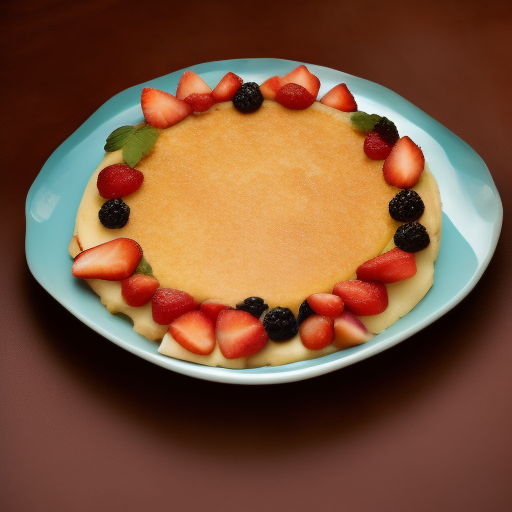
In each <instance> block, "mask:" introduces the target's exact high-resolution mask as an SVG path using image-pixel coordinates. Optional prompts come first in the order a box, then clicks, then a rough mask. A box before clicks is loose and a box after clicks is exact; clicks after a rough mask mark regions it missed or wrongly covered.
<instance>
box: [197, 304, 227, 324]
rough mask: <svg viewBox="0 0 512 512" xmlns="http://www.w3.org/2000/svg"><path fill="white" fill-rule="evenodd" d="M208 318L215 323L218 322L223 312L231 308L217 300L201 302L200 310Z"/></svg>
mask: <svg viewBox="0 0 512 512" xmlns="http://www.w3.org/2000/svg"><path fill="white" fill-rule="evenodd" d="M199 309H200V310H201V311H202V312H203V313H204V314H205V315H206V316H207V317H208V318H210V319H211V320H212V322H213V323H215V322H216V321H217V317H218V316H219V313H220V312H221V311H224V310H225V309H231V308H230V307H229V306H226V305H225V304H221V303H220V302H218V301H216V300H215V299H208V300H205V301H204V302H201V306H200V308H199Z"/></svg>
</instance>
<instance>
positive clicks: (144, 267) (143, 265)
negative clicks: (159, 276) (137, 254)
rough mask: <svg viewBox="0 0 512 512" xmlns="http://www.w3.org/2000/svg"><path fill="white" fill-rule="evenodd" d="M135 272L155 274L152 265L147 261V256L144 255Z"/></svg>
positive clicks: (148, 274)
mask: <svg viewBox="0 0 512 512" xmlns="http://www.w3.org/2000/svg"><path fill="white" fill-rule="evenodd" d="M134 274H145V275H147V276H153V269H152V268H151V265H150V264H149V263H148V262H147V260H146V258H144V256H142V259H141V260H140V263H139V265H138V267H137V268H136V269H135V272H134Z"/></svg>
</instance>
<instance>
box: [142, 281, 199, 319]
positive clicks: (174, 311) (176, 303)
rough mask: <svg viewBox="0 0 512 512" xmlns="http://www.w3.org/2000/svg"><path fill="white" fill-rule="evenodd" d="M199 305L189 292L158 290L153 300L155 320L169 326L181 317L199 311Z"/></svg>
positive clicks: (168, 289) (169, 289) (171, 289)
mask: <svg viewBox="0 0 512 512" xmlns="http://www.w3.org/2000/svg"><path fill="white" fill-rule="evenodd" d="M197 306H199V304H198V303H197V302H196V300H195V299H194V297H192V296H191V295H189V294H188V293H187V292H182V291H181V290H175V289H174V288H158V290H157V291H156V292H155V294H154V295H153V298H152V299H151V311H152V313H153V320H154V321H155V322H156V323H157V324H160V325H168V324H170V323H171V322H172V321H174V320H176V318H178V317H179V316H181V315H184V314H185V313H188V312H189V311H193V310H194V309H197Z"/></svg>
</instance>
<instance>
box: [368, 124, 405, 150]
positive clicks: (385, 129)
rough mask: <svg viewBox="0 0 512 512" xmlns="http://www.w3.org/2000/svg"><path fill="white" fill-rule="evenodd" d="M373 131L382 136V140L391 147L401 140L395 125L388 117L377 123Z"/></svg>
mask: <svg viewBox="0 0 512 512" xmlns="http://www.w3.org/2000/svg"><path fill="white" fill-rule="evenodd" d="M373 131H374V132H377V133H378V134H379V135H380V136H381V139H382V140H383V141H384V142H386V143H387V144H389V145H390V146H392V145H393V144H395V142H396V141H397V140H398V139H399V138H400V137H399V135H398V130H397V129H396V126H395V123H393V121H390V120H389V119H388V118H387V117H381V118H380V119H379V121H377V122H376V123H375V126H374V127H373Z"/></svg>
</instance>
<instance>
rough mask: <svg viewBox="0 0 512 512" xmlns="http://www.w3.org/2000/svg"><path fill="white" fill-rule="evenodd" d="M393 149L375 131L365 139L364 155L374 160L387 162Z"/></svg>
mask: <svg viewBox="0 0 512 512" xmlns="http://www.w3.org/2000/svg"><path fill="white" fill-rule="evenodd" d="M392 149H393V145H392V144H388V143H387V142H386V141H385V140H384V139H383V138H382V137H381V136H380V135H379V134H378V133H377V132H374V131H373V130H372V131H371V132H370V133H369V134H368V135H367V136H366V138H365V139H364V144H363V150H364V154H365V155H366V156H367V157H368V158H371V159H372V160H385V159H386V158H387V157H388V155H389V154H390V153H391V150H392Z"/></svg>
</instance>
